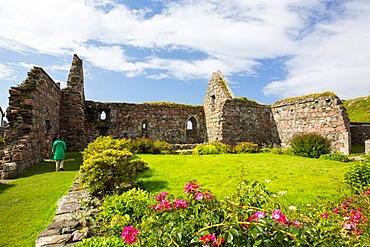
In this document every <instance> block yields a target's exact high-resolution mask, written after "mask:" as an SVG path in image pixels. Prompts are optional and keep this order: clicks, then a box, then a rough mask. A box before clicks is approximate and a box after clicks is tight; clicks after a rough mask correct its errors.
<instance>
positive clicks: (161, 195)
mask: <svg viewBox="0 0 370 247" xmlns="http://www.w3.org/2000/svg"><path fill="white" fill-rule="evenodd" d="M167 195H168V192H166V191H164V192H162V193H160V194H158V195H157V196H156V197H155V199H156V200H157V201H161V200H163V199H164V198H165V197H166V196H167Z"/></svg>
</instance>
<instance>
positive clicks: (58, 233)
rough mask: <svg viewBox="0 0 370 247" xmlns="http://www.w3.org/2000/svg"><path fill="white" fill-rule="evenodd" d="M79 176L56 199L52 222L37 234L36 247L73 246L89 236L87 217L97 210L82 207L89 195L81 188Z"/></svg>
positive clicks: (89, 198)
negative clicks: (66, 191)
mask: <svg viewBox="0 0 370 247" xmlns="http://www.w3.org/2000/svg"><path fill="white" fill-rule="evenodd" d="M79 177H80V176H79ZM79 177H78V178H77V179H76V180H75V182H74V184H73V185H72V186H71V188H70V190H69V192H68V194H67V195H65V196H63V197H62V198H61V199H60V200H59V201H58V203H57V206H58V209H57V211H56V213H55V216H54V218H53V222H52V223H50V224H49V226H48V227H47V228H46V229H45V230H44V231H42V232H41V233H40V234H39V235H38V236H37V239H36V245H35V246H36V247H46V246H48V247H62V246H74V245H76V244H77V243H78V242H80V241H82V239H84V238H87V237H89V232H90V230H91V229H90V228H89V217H90V216H92V215H94V214H96V213H97V210H96V209H89V208H84V206H83V203H84V202H87V201H90V200H91V195H90V194H89V193H88V192H87V191H86V190H82V189H81V186H80V183H79Z"/></svg>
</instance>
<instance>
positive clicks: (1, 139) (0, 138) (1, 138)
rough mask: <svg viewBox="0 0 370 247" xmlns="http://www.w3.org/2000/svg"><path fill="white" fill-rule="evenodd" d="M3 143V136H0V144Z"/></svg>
mask: <svg viewBox="0 0 370 247" xmlns="http://www.w3.org/2000/svg"><path fill="white" fill-rule="evenodd" d="M2 143H4V137H2V136H0V144H2Z"/></svg>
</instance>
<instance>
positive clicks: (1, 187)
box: [0, 183, 14, 194]
mask: <svg viewBox="0 0 370 247" xmlns="http://www.w3.org/2000/svg"><path fill="white" fill-rule="evenodd" d="M13 186H14V184H8V183H0V194H1V193H3V192H4V191H5V190H6V189H9V188H11V187H13Z"/></svg>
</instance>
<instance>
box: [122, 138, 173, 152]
mask: <svg viewBox="0 0 370 247" xmlns="http://www.w3.org/2000/svg"><path fill="white" fill-rule="evenodd" d="M129 149H130V151H131V152H132V153H134V154H169V153H171V151H172V148H171V146H170V144H168V143H167V142H165V141H158V140H157V141H153V140H151V139H148V138H138V139H135V140H132V141H131V143H130V147H129Z"/></svg>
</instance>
